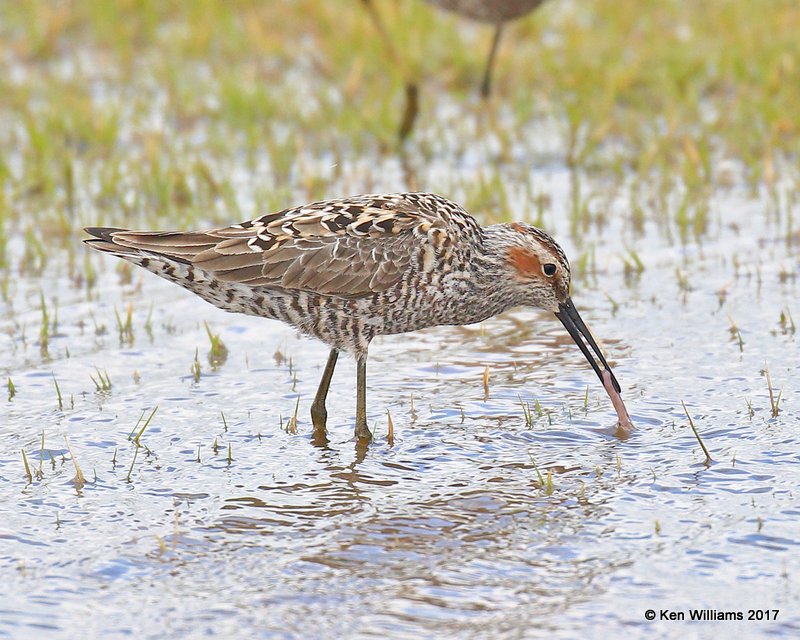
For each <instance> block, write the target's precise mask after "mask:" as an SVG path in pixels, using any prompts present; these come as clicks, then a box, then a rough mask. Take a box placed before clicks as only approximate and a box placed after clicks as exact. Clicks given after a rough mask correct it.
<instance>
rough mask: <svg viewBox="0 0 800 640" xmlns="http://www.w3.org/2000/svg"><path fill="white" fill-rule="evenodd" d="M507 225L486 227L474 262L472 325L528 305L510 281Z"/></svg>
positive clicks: (472, 267)
mask: <svg viewBox="0 0 800 640" xmlns="http://www.w3.org/2000/svg"><path fill="white" fill-rule="evenodd" d="M506 226H507V225H491V226H488V227H484V228H483V230H482V231H483V242H482V243H481V245H480V247H479V248H478V250H477V251H476V253H475V254H474V255H473V256H472V259H471V260H470V266H471V271H472V273H471V281H472V287H473V289H472V292H471V296H470V297H471V298H472V299H473V300H475V302H476V304H475V310H474V316H475V317H474V318H473V319H472V320H471V322H480V321H481V320H485V319H486V318H490V317H492V316H494V315H497V314H498V313H502V312H503V311H505V310H506V309H510V308H511V307H517V306H520V305H522V304H523V303H524V300H522V299H521V298H519V295H518V288H517V287H514V286H512V282H511V280H510V278H511V274H510V273H509V269H508V258H507V254H508V247H509V243H508V239H507V238H508V230H507V229H505V227H506Z"/></svg>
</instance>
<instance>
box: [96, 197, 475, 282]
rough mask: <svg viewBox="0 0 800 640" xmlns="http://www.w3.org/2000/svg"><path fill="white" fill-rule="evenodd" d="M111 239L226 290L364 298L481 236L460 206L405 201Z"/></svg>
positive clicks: (374, 201) (370, 200)
mask: <svg viewBox="0 0 800 640" xmlns="http://www.w3.org/2000/svg"><path fill="white" fill-rule="evenodd" d="M108 235H109V237H108V238H105V237H103V241H104V242H109V241H110V242H113V243H114V244H116V245H121V246H123V247H126V248H129V249H134V250H139V251H143V252H147V253H152V254H160V255H164V256H167V257H172V258H175V259H178V260H182V261H185V262H190V263H191V264H194V265H196V266H197V267H198V268H201V269H203V270H205V271H208V272H210V273H211V274H213V275H214V276H215V277H217V278H218V279H219V280H222V281H225V282H240V283H243V284H247V285H251V286H261V285H265V286H275V287H281V288H285V289H301V290H306V291H313V292H316V293H321V294H330V295H347V296H361V295H367V294H369V293H373V292H378V291H385V290H387V289H389V288H391V287H392V286H394V285H395V284H397V283H398V282H399V281H400V279H401V278H402V277H403V274H405V273H406V272H407V271H408V270H409V269H410V268H412V267H413V264H414V261H415V260H418V257H419V256H420V255H423V256H424V257H425V258H426V262H430V261H429V258H430V257H432V256H434V255H438V254H441V253H442V252H443V251H449V250H451V249H452V247H453V246H454V245H455V244H458V242H459V240H460V239H462V238H467V237H468V236H470V237H471V238H472V239H474V237H478V236H480V235H481V232H480V227H479V225H478V224H477V222H476V221H475V220H474V219H473V218H472V217H471V216H470V215H469V214H467V213H466V212H465V211H464V210H463V209H462V208H461V207H459V206H458V205H456V204H454V203H452V202H450V201H448V200H445V199H444V198H442V197H440V196H436V195H433V194H422V193H406V194H389V195H369V196H355V197H352V198H346V199H343V200H328V201H323V202H317V203H313V204H309V205H304V206H302V207H297V208H294V209H286V210H284V211H280V212H278V213H272V214H268V215H265V216H262V217H260V218H256V219H255V220H249V221H247V222H243V223H241V224H238V225H233V226H231V227H227V228H222V229H213V230H211V231H205V232H188V233H181V232H138V231H118V230H109V234H108ZM443 240H444V241H443ZM445 246H446V247H447V248H446V249H445Z"/></svg>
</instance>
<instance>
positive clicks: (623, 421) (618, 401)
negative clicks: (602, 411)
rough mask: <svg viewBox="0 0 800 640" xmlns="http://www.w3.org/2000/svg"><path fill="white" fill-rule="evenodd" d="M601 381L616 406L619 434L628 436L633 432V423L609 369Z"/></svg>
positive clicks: (604, 372)
mask: <svg viewBox="0 0 800 640" xmlns="http://www.w3.org/2000/svg"><path fill="white" fill-rule="evenodd" d="M601 379H602V381H603V387H604V388H605V390H606V393H607V394H608V397H609V398H611V404H612V405H614V410H615V411H616V412H617V433H619V434H621V435H628V434H629V433H630V432H631V431H633V423H632V422H631V418H630V416H629V415H628V410H627V409H626V408H625V403H624V402H622V396H620V395H619V390H618V386H619V385H615V384H614V382H615V380H614V377H613V376H612V375H611V372H610V371H609V370H608V369H604V370H603V373H602V375H601Z"/></svg>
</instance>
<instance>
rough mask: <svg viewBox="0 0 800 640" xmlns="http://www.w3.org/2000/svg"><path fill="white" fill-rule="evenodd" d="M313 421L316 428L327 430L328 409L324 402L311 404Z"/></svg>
mask: <svg viewBox="0 0 800 640" xmlns="http://www.w3.org/2000/svg"><path fill="white" fill-rule="evenodd" d="M311 423H312V424H313V425H314V430H315V431H317V430H322V431H324V430H325V427H326V426H327V424H328V411H327V409H325V405H324V404H317V403H316V402H314V403H312V405H311Z"/></svg>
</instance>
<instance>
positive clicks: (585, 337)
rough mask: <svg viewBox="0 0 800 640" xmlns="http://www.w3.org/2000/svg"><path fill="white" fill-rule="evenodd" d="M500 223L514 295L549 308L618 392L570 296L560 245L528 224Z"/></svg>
mask: <svg viewBox="0 0 800 640" xmlns="http://www.w3.org/2000/svg"><path fill="white" fill-rule="evenodd" d="M503 226H505V228H506V232H507V233H506V234H505V235H506V237H505V242H504V244H505V267H506V269H507V271H508V274H509V276H510V278H509V279H510V281H511V285H512V286H513V287H514V289H515V294H516V295H515V296H514V297H515V298H516V299H518V300H520V301H521V302H522V304H525V305H529V306H532V307H536V308H538V309H544V310H545V311H552V312H553V313H554V314H555V315H556V317H557V318H558V319H559V320H560V321H561V323H562V324H563V325H564V327H565V328H566V330H567V331H568V332H569V335H570V336H572V339H573V340H574V341H575V343H576V344H577V345H578V347H579V348H580V350H581V351H582V352H583V355H584V356H585V357H586V359H587V360H588V361H589V364H590V365H592V369H594V371H595V373H596V374H597V376H598V377H599V378H600V380H601V382H602V381H603V370H604V369H605V370H607V371H608V372H609V374H610V375H611V381H612V384H613V385H614V388H615V389H616V390H617V392H619V391H620V386H619V382H617V379H616V377H615V376H614V373H613V372H612V371H611V367H609V365H608V362H606V359H605V356H603V353H602V352H601V351H600V347H599V346H598V345H597V342H596V341H595V339H594V337H593V336H592V334H591V332H590V331H589V327H587V326H586V323H585V322H584V321H583V319H582V318H581V316H580V314H579V313H578V310H577V309H576V308H575V305H574V304H573V303H572V299H571V298H570V295H569V288H570V277H571V274H570V270H569V260H567V256H566V254H565V253H564V251H563V249H561V247H560V246H558V243H557V242H556V241H555V240H553V238H552V237H551V236H550V235H548V234H547V233H545V232H544V231H542V230H541V229H538V228H536V227H533V226H531V225H528V224H522V223H519V222H512V223H511V224H509V225H503Z"/></svg>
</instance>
